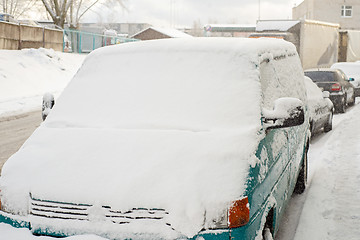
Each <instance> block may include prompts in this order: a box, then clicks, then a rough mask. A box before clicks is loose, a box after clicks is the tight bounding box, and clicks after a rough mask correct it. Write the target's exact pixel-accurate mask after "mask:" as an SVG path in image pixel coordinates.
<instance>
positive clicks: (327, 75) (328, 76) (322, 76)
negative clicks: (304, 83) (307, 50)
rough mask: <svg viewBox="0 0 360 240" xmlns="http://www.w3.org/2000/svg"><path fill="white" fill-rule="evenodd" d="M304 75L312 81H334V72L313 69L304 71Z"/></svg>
mask: <svg viewBox="0 0 360 240" xmlns="http://www.w3.org/2000/svg"><path fill="white" fill-rule="evenodd" d="M305 76H307V77H309V78H311V80H313V81H314V82H333V81H336V78H335V72H326V71H314V72H305Z"/></svg>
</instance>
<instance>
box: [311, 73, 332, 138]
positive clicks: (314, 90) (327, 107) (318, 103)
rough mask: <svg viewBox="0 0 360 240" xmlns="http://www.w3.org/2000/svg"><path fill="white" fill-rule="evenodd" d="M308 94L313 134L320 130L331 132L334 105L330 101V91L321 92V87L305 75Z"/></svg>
mask: <svg viewBox="0 0 360 240" xmlns="http://www.w3.org/2000/svg"><path fill="white" fill-rule="evenodd" d="M304 80H305V87H306V95H307V99H308V102H307V103H308V108H309V109H308V110H309V122H310V131H311V134H315V133H316V132H319V131H320V130H323V131H324V132H329V131H331V129H332V119H333V112H334V105H333V103H332V102H331V101H330V99H329V96H330V93H329V92H327V91H325V92H321V90H320V89H319V87H318V86H317V85H316V84H315V83H314V82H313V81H311V79H310V78H308V77H305V79H304Z"/></svg>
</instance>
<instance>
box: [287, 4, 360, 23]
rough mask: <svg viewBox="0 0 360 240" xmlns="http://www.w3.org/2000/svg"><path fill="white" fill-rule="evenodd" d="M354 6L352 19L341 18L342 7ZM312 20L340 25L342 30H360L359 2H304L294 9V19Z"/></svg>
mask: <svg viewBox="0 0 360 240" xmlns="http://www.w3.org/2000/svg"><path fill="white" fill-rule="evenodd" d="M343 5H345V6H352V17H342V16H341V6H343ZM300 18H302V19H312V20H318V21H325V22H332V23H338V24H340V28H342V29H357V30H360V1H359V0H346V1H344V0H315V1H314V0H304V1H303V2H302V3H301V4H300V5H298V6H297V7H295V8H293V19H300Z"/></svg>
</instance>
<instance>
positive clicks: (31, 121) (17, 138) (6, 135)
mask: <svg viewBox="0 0 360 240" xmlns="http://www.w3.org/2000/svg"><path fill="white" fill-rule="evenodd" d="M41 122H42V119H41V111H35V112H29V113H25V114H21V115H16V116H11V117H4V118H0V171H1V169H2V166H3V165H4V163H5V162H6V160H7V159H8V158H9V157H10V156H11V155H12V154H14V153H15V152H17V150H18V149H19V148H20V147H21V146H22V144H23V143H24V142H25V140H26V139H27V138H28V137H29V136H30V135H31V134H32V133H33V132H34V131H35V129H36V128H37V127H38V126H39V125H40V123H41Z"/></svg>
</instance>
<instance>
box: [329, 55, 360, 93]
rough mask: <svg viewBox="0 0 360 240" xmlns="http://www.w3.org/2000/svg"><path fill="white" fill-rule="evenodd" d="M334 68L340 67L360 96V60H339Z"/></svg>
mask: <svg viewBox="0 0 360 240" xmlns="http://www.w3.org/2000/svg"><path fill="white" fill-rule="evenodd" d="M331 68H332V69H340V70H341V71H343V72H344V73H345V74H346V76H347V77H349V79H352V80H353V81H350V83H351V84H352V85H353V86H354V88H355V97H360V62H339V63H334V64H333V65H332V66H331Z"/></svg>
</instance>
